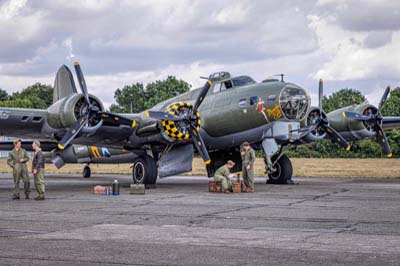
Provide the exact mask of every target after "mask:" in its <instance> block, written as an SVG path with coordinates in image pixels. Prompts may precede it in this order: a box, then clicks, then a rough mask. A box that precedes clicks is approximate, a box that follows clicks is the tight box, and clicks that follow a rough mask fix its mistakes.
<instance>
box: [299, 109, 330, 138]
mask: <svg viewBox="0 0 400 266" xmlns="http://www.w3.org/2000/svg"><path fill="white" fill-rule="evenodd" d="M326 118H327V116H326V114H325V112H324V111H322V110H321V109H320V108H319V107H316V106H311V107H310V110H309V111H308V113H307V115H306V117H305V118H304V120H303V121H302V126H303V127H309V126H312V125H315V124H316V123H317V122H318V121H319V120H320V119H326ZM325 136H326V132H325V131H324V130H323V129H322V128H317V129H315V130H313V131H311V132H310V133H309V134H308V135H307V136H305V137H304V138H303V139H302V141H304V142H306V143H309V142H315V141H319V140H322V139H324V138H325Z"/></svg>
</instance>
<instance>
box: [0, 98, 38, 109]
mask: <svg viewBox="0 0 400 266" xmlns="http://www.w3.org/2000/svg"><path fill="white" fill-rule="evenodd" d="M0 106H1V107H12V108H33V104H32V102H31V101H30V100H29V99H16V100H6V101H0Z"/></svg>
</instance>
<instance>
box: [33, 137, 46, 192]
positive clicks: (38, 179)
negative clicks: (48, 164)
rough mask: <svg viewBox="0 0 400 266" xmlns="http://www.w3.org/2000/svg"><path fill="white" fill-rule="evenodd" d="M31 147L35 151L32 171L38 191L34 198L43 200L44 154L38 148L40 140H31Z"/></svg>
mask: <svg viewBox="0 0 400 266" xmlns="http://www.w3.org/2000/svg"><path fill="white" fill-rule="evenodd" d="M32 148H33V150H34V151H35V156H34V157H33V160H32V173H33V177H34V181H35V188H36V191H37V193H38V196H37V197H36V198H35V200H44V191H45V188H44V165H45V160H44V155H43V152H42V150H41V149H40V142H39V141H38V140H34V141H33V143H32Z"/></svg>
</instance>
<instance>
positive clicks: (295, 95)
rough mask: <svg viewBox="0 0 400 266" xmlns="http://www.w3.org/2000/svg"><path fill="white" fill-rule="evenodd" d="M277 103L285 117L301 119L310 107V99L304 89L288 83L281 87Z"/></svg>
mask: <svg viewBox="0 0 400 266" xmlns="http://www.w3.org/2000/svg"><path fill="white" fill-rule="evenodd" d="M279 103H280V106H281V109H282V112H283V114H284V116H285V117H286V118H287V119H298V120H301V119H303V118H304V116H305V115H306V113H307V111H308V108H309V107H310V103H311V99H310V96H309V95H308V93H307V92H306V91H305V90H304V89H302V88H300V87H296V86H293V85H289V86H286V87H284V88H283V89H282V91H281V95H280V97H279Z"/></svg>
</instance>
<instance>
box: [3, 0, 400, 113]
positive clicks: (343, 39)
mask: <svg viewBox="0 0 400 266" xmlns="http://www.w3.org/2000/svg"><path fill="white" fill-rule="evenodd" d="M0 43H1V49H0V88H3V89H6V90H7V91H8V92H10V93H11V92H13V91H16V90H20V89H21V88H24V87H26V86H28V85H30V84H32V83H34V82H37V81H39V82H44V83H48V84H52V83H53V81H54V75H55V73H56V71H57V68H58V67H59V66H60V65H62V64H66V65H68V66H70V67H71V68H72V62H73V61H74V60H79V61H80V62H81V65H82V67H83V71H84V73H85V77H86V79H87V84H88V86H89V90H90V92H91V93H93V94H96V95H98V96H100V98H101V99H102V100H103V101H104V102H105V103H106V105H109V104H111V103H112V102H113V92H114V91H115V89H117V88H118V87H122V86H123V85H125V84H131V83H135V82H144V83H147V82H151V81H153V80H155V79H163V78H166V77H167V76H168V75H175V76H177V77H178V78H182V79H185V80H187V81H188V82H189V83H191V84H193V86H194V87H196V86H198V85H200V84H201V83H202V81H201V80H200V79H199V76H204V75H208V74H210V73H212V72H214V71H220V70H226V71H230V72H231V73H232V74H234V75H241V74H247V75H250V76H252V77H253V78H255V79H256V80H259V81H260V80H262V79H264V78H266V77H267V76H270V75H273V74H277V73H285V74H286V80H287V81H291V82H294V83H297V84H299V85H301V86H303V87H305V88H307V89H309V90H310V92H311V94H312V97H313V100H314V104H316V101H315V100H316V93H317V85H318V84H317V82H318V79H319V78H323V79H324V80H325V82H326V83H325V84H326V85H325V87H326V93H327V94H329V93H332V92H333V91H335V90H338V89H341V88H345V87H352V88H355V89H358V90H360V91H362V92H363V93H364V94H366V95H367V96H368V98H369V100H370V102H372V103H377V102H378V101H379V98H380V96H381V94H382V93H383V90H384V87H385V86H386V85H392V86H398V85H400V83H399V80H400V46H399V45H400V2H398V1H381V0H368V1H343V0H337V1H333V0H319V1H261V0H260V1H254V0H253V1H251V0H249V1H245V0H243V1H205V0H198V1H196V0H190V1H184V0H181V1H178V0H176V1H162V0H154V1H153V0H143V1H140V0H139V1H138V0H136V1H129V0H126V1H123V0H121V1H117V0H82V1H71V0H42V1H29V0H6V1H4V0H0Z"/></svg>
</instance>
